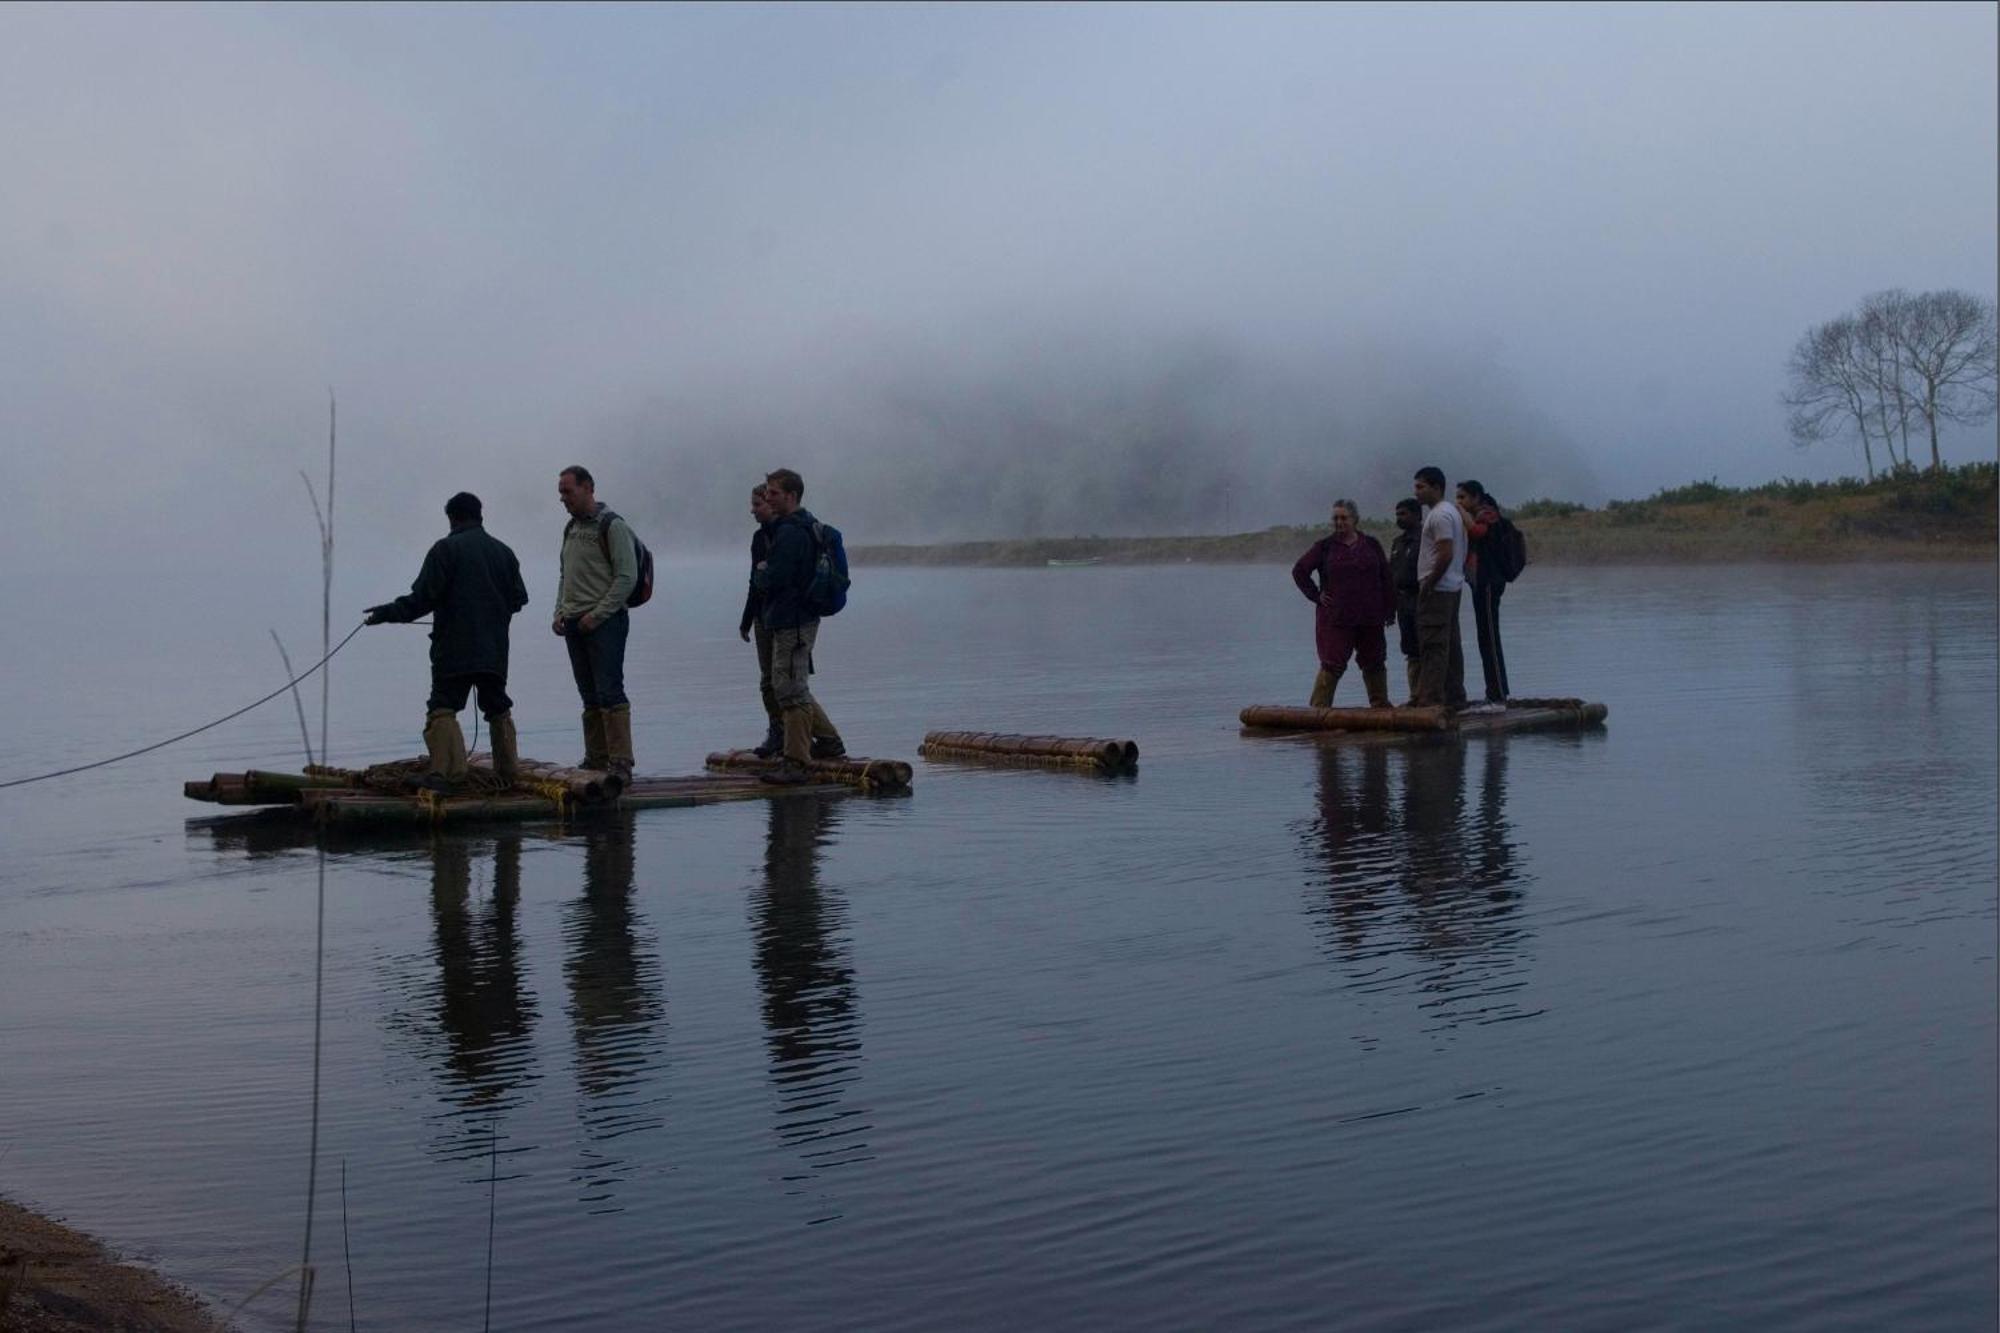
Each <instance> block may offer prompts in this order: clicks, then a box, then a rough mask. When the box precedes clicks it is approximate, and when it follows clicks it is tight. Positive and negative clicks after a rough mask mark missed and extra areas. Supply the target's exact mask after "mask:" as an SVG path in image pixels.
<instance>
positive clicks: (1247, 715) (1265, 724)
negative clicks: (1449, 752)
mask: <svg viewBox="0 0 2000 1333" xmlns="http://www.w3.org/2000/svg"><path fill="white" fill-rule="evenodd" d="M1240 716H1241V718H1242V720H1243V725H1244V726H1246V727H1253V728H1255V729H1257V730H1259V731H1444V730H1446V729H1447V728H1449V727H1450V726H1451V716H1450V714H1448V713H1446V712H1445V710H1444V709H1442V708H1312V707H1305V706H1299V707H1293V706H1290V705H1286V704H1252V705H1250V707H1248V708H1246V709H1244V710H1243V712H1242V713H1241V714H1240Z"/></svg>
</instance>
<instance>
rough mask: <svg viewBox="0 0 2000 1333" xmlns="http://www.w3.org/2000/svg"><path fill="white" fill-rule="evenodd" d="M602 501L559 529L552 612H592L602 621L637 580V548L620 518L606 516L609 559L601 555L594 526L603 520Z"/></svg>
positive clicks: (600, 542)
mask: <svg viewBox="0 0 2000 1333" xmlns="http://www.w3.org/2000/svg"><path fill="white" fill-rule="evenodd" d="M605 513H606V510H605V508H604V506H603V505H602V504H599V505H598V506H597V513H596V514H594V515H592V516H591V517H589V518H573V519H571V520H570V521H569V524H568V526H566V527H564V528H563V541H562V560H561V565H562V582H561V585H560V586H559V587H558V589H557V591H556V614H557V615H560V616H582V615H593V614H594V615H595V616H596V617H597V618H598V619H599V620H604V619H607V618H608V617H610V616H611V615H613V614H615V613H616V612H619V611H622V610H624V609H625V599H626V598H627V597H629V596H631V595H632V585H633V584H634V583H636V582H638V580H639V551H638V548H637V547H636V546H634V545H633V542H632V529H631V528H630V527H628V526H627V525H626V522H625V520H624V519H623V518H620V517H619V516H618V515H616V514H612V515H610V521H611V529H610V537H611V542H610V545H611V558H610V559H609V560H606V559H605V558H604V546H605V543H604V541H603V539H602V538H601V537H600V536H599V535H598V528H599V526H600V525H601V524H602V523H603V522H604V516H605Z"/></svg>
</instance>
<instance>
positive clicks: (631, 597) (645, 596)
mask: <svg viewBox="0 0 2000 1333" xmlns="http://www.w3.org/2000/svg"><path fill="white" fill-rule="evenodd" d="M617 517H618V515H617V514H616V513H614V512H613V511H612V510H609V509H602V510H599V511H598V514H597V544H598V545H599V546H601V547H603V548H604V559H605V563H607V564H608V563H610V561H611V520H612V519H614V518H617ZM571 521H572V522H574V521H575V520H571ZM625 530H626V531H627V532H631V533H632V554H633V555H635V556H637V557H638V560H639V577H637V578H635V579H633V580H632V591H631V592H630V593H628V594H627V595H626V598H625V605H627V606H644V605H645V604H646V603H648V602H650V601H652V600H653V553H652V552H651V551H649V550H647V549H646V543H644V542H642V541H640V540H639V534H638V533H637V532H634V531H633V530H632V525H631V524H630V523H627V524H626V525H625Z"/></svg>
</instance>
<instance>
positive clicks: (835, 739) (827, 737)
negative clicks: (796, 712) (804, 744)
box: [808, 699, 847, 759]
mask: <svg viewBox="0 0 2000 1333" xmlns="http://www.w3.org/2000/svg"><path fill="white" fill-rule="evenodd" d="M808 716H809V719H810V721H811V723H812V725H811V727H810V728H809V729H808V730H809V731H810V732H811V734H812V757H813V758H815V759H844V758H846V757H847V742H846V741H843V740H841V739H840V731H839V729H838V728H837V727H835V726H834V725H833V719H832V718H830V717H828V716H827V715H826V710H825V709H824V708H821V707H820V706H819V700H817V699H815V700H813V701H812V709H811V711H810V713H809V714H808Z"/></svg>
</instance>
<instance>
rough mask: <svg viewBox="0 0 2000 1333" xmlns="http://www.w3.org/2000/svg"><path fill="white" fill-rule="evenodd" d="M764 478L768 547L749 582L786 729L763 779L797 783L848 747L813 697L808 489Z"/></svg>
mask: <svg viewBox="0 0 2000 1333" xmlns="http://www.w3.org/2000/svg"><path fill="white" fill-rule="evenodd" d="M764 480H765V492H764V493H765V497H766V499H767V500H768V502H769V504H770V506H771V513H772V521H771V527H770V546H769V548H768V554H767V555H766V557H765V560H764V567H763V569H762V571H761V572H760V573H756V574H753V575H752V579H753V582H754V584H755V586H756V587H757V588H758V589H759V590H761V591H762V593H763V597H764V604H763V608H762V610H761V612H760V614H761V616H762V619H763V622H764V628H765V629H766V630H767V631H768V632H769V633H770V635H771V695H772V700H773V702H775V703H776V704H777V706H778V712H779V717H780V722H781V724H782V727H783V730H784V741H785V747H784V753H785V762H784V764H783V765H782V766H781V767H780V768H779V769H778V770H777V771H776V772H774V773H766V774H763V775H762V776H763V778H764V780H765V781H767V782H779V783H784V784H786V785H796V784H798V783H802V782H805V781H806V780H807V776H808V773H809V770H808V769H807V767H806V764H807V761H808V760H810V759H831V758H837V757H839V756H840V755H843V754H846V753H847V747H846V746H845V744H843V743H842V741H841V739H840V732H839V731H837V730H835V728H834V725H833V721H832V719H831V718H829V717H827V715H826V710H825V709H823V708H821V707H820V706H819V703H818V701H817V700H815V699H814V698H813V696H812V685H811V680H810V677H811V675H812V654H813V644H814V642H815V641H816V640H817V639H818V637H819V617H818V616H816V615H814V614H813V613H812V612H811V610H809V609H808V608H807V606H806V590H807V588H808V587H810V586H811V584H812V577H813V566H814V564H815V563H816V562H817V561H818V558H819V539H818V538H817V537H816V536H815V535H814V533H813V528H814V526H815V520H814V518H813V516H812V513H811V511H809V510H807V509H805V508H803V507H802V502H803V501H804V499H805V493H806V484H805V481H804V479H803V478H801V477H800V476H799V474H798V473H796V472H794V471H792V470H791V469H790V468H779V469H778V470H777V471H776V472H773V473H771V474H770V476H768V477H766V478H765V479H764Z"/></svg>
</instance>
